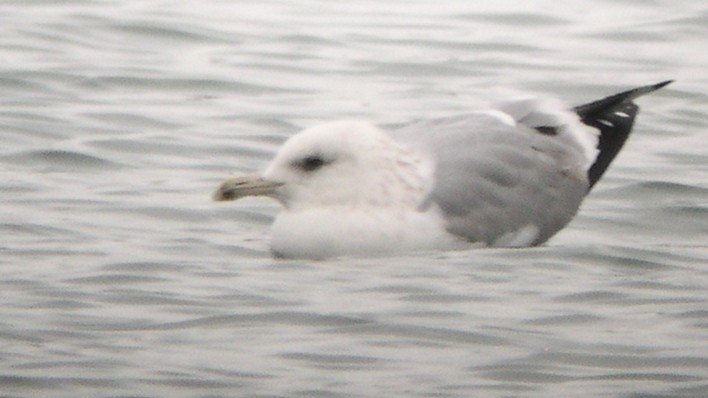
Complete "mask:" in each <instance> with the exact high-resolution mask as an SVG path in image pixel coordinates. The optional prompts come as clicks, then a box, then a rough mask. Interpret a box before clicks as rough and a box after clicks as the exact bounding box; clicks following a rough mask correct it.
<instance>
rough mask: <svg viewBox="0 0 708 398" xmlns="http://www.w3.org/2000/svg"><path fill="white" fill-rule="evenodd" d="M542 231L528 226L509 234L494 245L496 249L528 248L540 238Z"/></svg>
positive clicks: (501, 237) (495, 241)
mask: <svg viewBox="0 0 708 398" xmlns="http://www.w3.org/2000/svg"><path fill="white" fill-rule="evenodd" d="M539 232H541V230H540V229H539V228H538V227H537V226H535V225H533V224H527V225H525V226H523V227H521V228H519V229H517V230H516V231H512V232H508V233H506V234H504V235H502V236H500V237H499V238H497V239H496V240H494V242H493V243H492V246H495V247H528V246H531V245H532V244H533V242H534V241H535V240H536V238H538V234H539Z"/></svg>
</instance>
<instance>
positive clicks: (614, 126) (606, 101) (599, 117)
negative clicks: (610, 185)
mask: <svg viewBox="0 0 708 398" xmlns="http://www.w3.org/2000/svg"><path fill="white" fill-rule="evenodd" d="M672 82H673V80H665V81H663V82H660V83H656V84H651V85H648V86H642V87H638V88H635V89H632V90H628V91H623V92H621V93H618V94H615V95H611V96H609V97H606V98H603V99H600V100H597V101H593V102H590V103H587V104H584V105H580V106H577V107H575V108H573V110H574V111H575V112H576V113H577V114H578V116H580V120H581V121H582V122H583V123H585V124H587V125H588V126H592V127H595V128H597V129H598V130H600V138H599V143H598V149H599V151H600V152H599V154H598V155H597V159H595V163H593V165H592V166H591V167H590V170H588V179H589V180H590V188H592V187H593V185H595V183H597V181H598V180H599V179H600V177H602V174H603V173H604V172H605V170H607V167H609V165H610V163H611V162H612V160H613V159H614V158H615V156H617V153H618V152H619V151H620V149H622V146H623V145H624V143H625V142H626V141H627V138H628V137H629V133H630V132H631V131H632V125H633V124H634V118H635V117H636V115H637V112H638V111H639V107H638V106H637V105H635V104H634V102H632V100H634V99H635V98H637V97H640V96H642V95H645V94H648V93H651V92H653V91H656V90H659V89H660V88H662V87H664V86H667V85H668V84H670V83H672Z"/></svg>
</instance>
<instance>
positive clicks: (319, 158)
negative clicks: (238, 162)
mask: <svg viewBox="0 0 708 398" xmlns="http://www.w3.org/2000/svg"><path fill="white" fill-rule="evenodd" d="M432 173H433V169H432V165H431V162H429V161H426V160H424V159H423V158H422V157H421V156H419V155H418V154H415V153H413V152H411V151H410V150H408V149H406V148H404V147H401V146H400V145H398V144H397V143H396V142H395V141H393V139H392V138H391V137H390V136H389V135H388V134H386V133H385V132H384V131H383V130H381V129H379V128H378V127H376V126H374V125H373V124H371V123H369V122H366V121H360V120H345V121H336V122H331V123H326V124H322V125H319V126H315V127H312V128H308V129H306V130H304V131H302V132H300V133H299V134H297V135H295V136H293V137H291V138H290V139H289V140H287V141H286V142H285V143H284V144H283V146H282V147H281V148H280V150H279V151H278V154H277V155H276V156H275V158H274V159H273V161H272V162H271V163H270V165H268V167H266V169H265V171H264V172H263V173H262V174H260V175H258V176H250V177H241V178H233V179H229V180H226V181H224V183H223V184H222V185H221V187H220V188H219V189H218V190H217V192H216V193H215V194H214V198H215V199H216V200H232V199H238V198H240V197H243V196H251V195H266V196H270V197H273V198H275V199H277V200H278V201H280V202H281V203H282V204H283V205H284V206H285V207H286V208H287V209H290V210H299V209H303V208H307V207H310V206H351V207H356V206H360V205H367V206H371V205H374V206H391V205H396V206H401V205H403V204H408V205H410V206H417V205H419V204H420V201H422V200H423V198H424V197H425V195H426V194H427V193H428V191H429V189H430V188H431V187H430V184H429V181H431V180H432Z"/></svg>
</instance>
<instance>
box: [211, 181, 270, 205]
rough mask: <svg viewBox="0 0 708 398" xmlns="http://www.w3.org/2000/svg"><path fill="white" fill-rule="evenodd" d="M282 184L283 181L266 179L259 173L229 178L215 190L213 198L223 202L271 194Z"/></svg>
mask: <svg viewBox="0 0 708 398" xmlns="http://www.w3.org/2000/svg"><path fill="white" fill-rule="evenodd" d="M281 185H283V183H281V182H273V181H268V180H264V179H263V177H261V176H260V175H259V174H251V175H246V176H240V177H233V178H227V179H226V180H224V182H222V183H221V185H220V186H219V189H217V190H216V191H215V192H214V195H212V199H214V200H215V201H218V202H221V201H225V200H236V199H240V198H243V197H245V196H271V195H272V194H273V193H274V192H275V189H276V188H278V187H279V186H281Z"/></svg>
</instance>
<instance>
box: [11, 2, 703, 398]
mask: <svg viewBox="0 0 708 398" xmlns="http://www.w3.org/2000/svg"><path fill="white" fill-rule="evenodd" d="M707 20H708V6H707V5H706V4H705V1H700V0H694V1H688V0H684V1H682V0H679V1H671V2H669V1H634V0H623V1H602V0H600V1H595V2H583V1H580V0H572V1H567V2H563V3H559V2H557V1H552V2H551V1H537V2H529V3H528V4H526V5H523V4H521V2H515V1H514V2H512V1H494V2H492V1H489V2H487V1H481V2H461V1H460V2H456V1H451V0H449V1H448V0H443V1H436V2H427V1H421V0H406V1H399V0H395V1H388V2H376V1H370V0H362V1H356V0H355V1H350V2H328V1H323V0H306V1H294V0H282V1H258V2H243V1H216V0H214V1H204V2H196V1H185V2H178V1H152V2H146V1H137V0H130V1H110V0H109V1H97V0H83V1H82V0H74V1H24V0H22V1H20V0H15V1H12V0H6V1H3V2H0V61H1V62H0V139H1V142H2V145H1V146H0V194H1V200H2V207H1V208H0V396H8V397H48V396H60V397H78V396H95V397H113V396H131V397H143V396H144V397H153V396H169V397H181V396H184V397H198V396H199V397H207V396H208V397H217V396H219V397H220V396H243V397H576V396H577V397H585V396H587V397H637V398H638V397H705V396H708V343H707V341H708V269H707V268H706V264H707V263H708V146H707V145H706V137H707V136H706V134H707V133H708V132H707V130H708V129H707V127H708V126H707V125H708V123H706V114H707V113H708V97H707V95H706V93H708V72H707V70H708V52H706V44H707V43H706V37H708V24H706V21H707ZM670 78H674V79H677V81H676V83H674V84H673V85H671V86H669V87H667V88H666V89H664V90H662V91H660V92H657V93H655V94H652V95H651V96H648V97H646V98H642V99H641V100H640V105H641V107H642V113H641V114H640V116H639V118H638V121H637V124H636V126H635V132H634V135H633V136H632V138H631V139H630V141H629V143H628V144H627V146H626V147H625V149H624V151H623V153H622V154H621V155H620V157H619V158H618V159H617V161H616V162H615V163H614V164H613V167H611V168H610V172H609V173H608V174H607V175H606V177H605V179H604V180H603V181H602V182H601V183H600V184H598V185H597V187H596V188H595V189H594V191H593V193H592V194H591V195H590V196H589V198H588V199H587V201H586V202H585V204H584V205H583V207H582V209H581V212H580V214H579V215H578V217H577V218H576V219H575V220H574V221H573V223H571V225H570V226H569V227H568V228H567V229H566V230H564V231H563V232H561V233H560V234H559V235H557V236H556V237H555V238H554V239H552V240H551V241H550V242H549V243H548V244H547V245H545V246H543V247H540V248H534V249H523V250H477V251H466V252H454V253H443V254H439V253H438V254H426V253H416V254H411V255H409V256H400V257H386V258H371V259H340V260H332V261H326V262H306V261H284V260H277V259H273V258H271V256H270V254H269V252H268V225H269V224H270V222H271V221H272V220H273V217H274V215H275V214H276V212H277V210H278V208H277V206H276V205H275V204H274V203H271V202H268V201H265V200H255V199H253V200H251V199H249V200H245V201H242V202H238V203H230V204H227V205H222V204H215V203H212V202H211V201H210V194H211V191H212V190H213V189H214V188H215V186H216V184H217V183H218V182H219V181H220V180H221V179H222V178H223V177H226V176H227V175H229V174H230V173H232V172H247V171H253V170H257V169H259V168H260V167H262V166H263V165H264V164H265V163H266V162H267V160H268V159H269V157H270V156H272V154H273V153H274V151H275V150H276V149H277V147H278V146H279V145H280V143H282V142H283V140H284V139H285V138H286V137H288V136H290V135H292V134H294V133H295V132H296V131H297V130H299V129H301V128H303V127H305V126H308V125H311V124H313V123H317V122H320V121H324V120H330V119H336V118H343V117H366V118H370V119H372V120H375V121H376V122H378V123H381V124H399V123H406V122H410V121H413V120H417V119H421V118H425V117H435V116H443V115H451V114H455V113H460V112H465V111H467V110H469V109H472V108H474V107H476V106H479V105H480V104H484V103H485V102H487V101H489V100H494V99H500V98H503V96H504V95H505V94H508V93H510V92H519V91H521V92H533V93H538V94H542V95H554V96H558V97H560V98H563V99H564V100H566V101H567V102H568V103H570V104H576V103H581V102H583V101H588V100H592V99H595V98H596V97H600V96H602V95H606V94H611V93H613V92H615V91H618V90H621V89H627V88H630V87H633V86H636V85H642V84H648V83H654V82H658V81H661V80H665V79H670Z"/></svg>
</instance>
